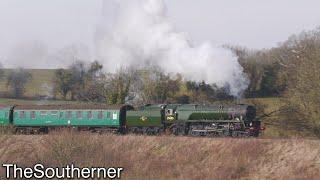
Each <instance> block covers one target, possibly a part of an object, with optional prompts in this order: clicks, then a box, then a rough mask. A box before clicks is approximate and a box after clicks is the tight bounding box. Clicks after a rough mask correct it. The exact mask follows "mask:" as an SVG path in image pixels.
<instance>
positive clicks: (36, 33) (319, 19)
mask: <svg viewBox="0 0 320 180" xmlns="http://www.w3.org/2000/svg"><path fill="white" fill-rule="evenodd" d="M102 1H103V0H0V58H1V57H4V56H6V53H7V52H8V51H10V49H12V48H13V47H15V46H17V45H19V44H21V43H24V42H28V41H39V42H42V43H44V44H46V46H48V48H49V51H50V49H54V48H55V49H58V48H62V47H64V46H67V45H69V44H77V43H83V44H85V45H88V46H90V47H91V46H93V36H94V33H95V31H96V27H97V24H98V23H99V22H100V21H101V7H102ZM165 2H166V4H167V9H168V16H169V19H170V20H171V21H172V23H173V24H174V26H175V27H176V28H177V29H178V30H179V31H183V32H186V33H187V34H188V35H189V37H190V39H192V40H194V41H195V42H203V41H210V42H212V43H213V44H235V45H242V46H246V47H249V48H270V47H273V46H276V45H277V43H278V42H281V41H284V40H286V39H287V37H288V36H290V35H292V34H294V33H299V32H301V31H303V30H310V29H313V28H315V27H317V26H319V25H320V10H319V7H320V1H319V0H165Z"/></svg>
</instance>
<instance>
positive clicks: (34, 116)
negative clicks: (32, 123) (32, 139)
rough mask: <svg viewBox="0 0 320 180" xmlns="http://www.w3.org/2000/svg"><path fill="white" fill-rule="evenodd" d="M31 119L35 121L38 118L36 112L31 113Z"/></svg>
mask: <svg viewBox="0 0 320 180" xmlns="http://www.w3.org/2000/svg"><path fill="white" fill-rule="evenodd" d="M30 118H31V119H35V118H36V112H35V111H31V113H30Z"/></svg>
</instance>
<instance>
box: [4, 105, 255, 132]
mask: <svg viewBox="0 0 320 180" xmlns="http://www.w3.org/2000/svg"><path fill="white" fill-rule="evenodd" d="M1 125H2V126H8V125H10V126H13V127H14V130H15V132H16V133H26V134H30V133H31V134H32V133H47V132H49V131H51V130H55V129H59V128H66V127H69V128H72V129H76V130H79V131H80V130H87V131H92V132H100V133H103V132H114V133H121V134H128V133H134V134H148V135H157V134H162V133H167V134H173V135H189V136H233V137H239V136H246V137H248V136H255V137H257V136H259V134H260V132H261V122H260V121H259V120H257V119H256V109H255V107H254V106H250V105H244V104H239V105H233V106H223V105H218V106H213V105H199V104H148V105H145V106H142V107H138V108H134V107H133V106H130V105H121V106H107V105H17V106H0V126H1Z"/></svg>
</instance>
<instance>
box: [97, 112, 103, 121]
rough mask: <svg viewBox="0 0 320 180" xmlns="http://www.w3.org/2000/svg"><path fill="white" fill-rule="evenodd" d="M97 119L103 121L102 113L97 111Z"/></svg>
mask: <svg viewBox="0 0 320 180" xmlns="http://www.w3.org/2000/svg"><path fill="white" fill-rule="evenodd" d="M98 119H103V112H102V111H99V113H98Z"/></svg>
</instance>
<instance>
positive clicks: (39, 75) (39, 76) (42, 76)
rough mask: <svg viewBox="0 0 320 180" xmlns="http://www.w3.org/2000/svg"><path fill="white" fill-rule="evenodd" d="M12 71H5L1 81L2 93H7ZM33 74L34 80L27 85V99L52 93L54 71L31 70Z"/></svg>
mask: <svg viewBox="0 0 320 180" xmlns="http://www.w3.org/2000/svg"><path fill="white" fill-rule="evenodd" d="M11 71H12V69H5V70H4V77H3V78H2V79H1V81H0V92H2V93H3V92H6V91H7V86H6V77H7V76H8V74H9V73H10V72H11ZM28 71H29V72H30V73H31V74H32V80H31V81H30V82H29V83H27V85H26V93H25V95H26V96H27V97H34V96H37V95H46V94H47V93H50V92H48V91H50V89H51V88H52V80H53V78H54V71H55V70H54V69H29V70H28Z"/></svg>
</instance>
